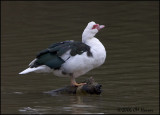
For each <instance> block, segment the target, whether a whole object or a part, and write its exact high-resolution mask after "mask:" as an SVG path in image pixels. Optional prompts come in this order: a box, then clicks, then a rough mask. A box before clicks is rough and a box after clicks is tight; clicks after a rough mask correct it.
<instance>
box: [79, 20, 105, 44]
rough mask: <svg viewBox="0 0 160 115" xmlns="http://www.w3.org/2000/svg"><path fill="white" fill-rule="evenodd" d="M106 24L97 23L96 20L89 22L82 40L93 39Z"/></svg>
mask: <svg viewBox="0 0 160 115" xmlns="http://www.w3.org/2000/svg"><path fill="white" fill-rule="evenodd" d="M104 27H105V26H104V25H99V24H96V23H95V22H94V21H91V22H89V23H88V25H87V27H86V28H85V29H84V31H83V34H82V41H83V42H85V41H86V40H87V39H92V38H93V37H94V36H95V35H96V34H97V33H98V32H99V30H101V29H102V28H104Z"/></svg>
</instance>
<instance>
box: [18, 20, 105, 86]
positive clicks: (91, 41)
mask: <svg viewBox="0 0 160 115" xmlns="http://www.w3.org/2000/svg"><path fill="white" fill-rule="evenodd" d="M102 28H104V25H99V24H96V23H95V22H93V21H92V22H89V23H88V25H87V27H86V28H85V30H84V31H83V34H82V42H75V41H65V42H60V43H56V44H53V45H52V46H51V47H49V48H48V49H46V50H45V51H41V52H40V53H39V55H37V57H36V58H35V59H34V60H33V61H32V62H31V63H30V64H29V66H30V67H29V68H28V69H26V70H24V71H22V72H20V73H19V74H26V73H30V72H36V73H41V72H53V73H54V74H55V75H56V76H59V77H68V76H70V77H71V84H72V85H75V86H79V85H83V84H84V83H80V84H78V83H76V81H75V78H77V77H79V76H81V75H84V74H85V73H87V72H88V71H90V70H92V69H94V68H97V67H99V66H101V65H102V64H103V63H104V62H105V59H106V50H105V48H104V46H103V44H102V43H101V42H100V41H99V40H98V39H97V38H96V37H95V35H96V33H98V31H99V30H100V29H102ZM67 48H68V49H67Z"/></svg>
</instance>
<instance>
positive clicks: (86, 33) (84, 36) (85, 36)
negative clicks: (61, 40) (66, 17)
mask: <svg viewBox="0 0 160 115" xmlns="http://www.w3.org/2000/svg"><path fill="white" fill-rule="evenodd" d="M94 36H95V33H92V32H90V31H89V30H87V29H85V30H84V32H83V34H82V42H83V43H86V42H87V41H88V40H91V39H92V38H94Z"/></svg>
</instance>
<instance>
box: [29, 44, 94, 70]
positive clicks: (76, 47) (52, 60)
mask: <svg viewBox="0 0 160 115" xmlns="http://www.w3.org/2000/svg"><path fill="white" fill-rule="evenodd" d="M68 50H71V52H70V55H71V56H75V55H77V54H79V55H80V54H82V53H83V52H87V55H88V56H92V53H91V52H90V47H89V46H88V45H86V44H84V43H82V42H77V41H64V42H59V43H55V44H52V45H51V46H49V47H48V48H47V49H45V50H42V51H41V52H39V53H38V55H37V56H36V58H37V60H36V61H35V62H34V64H33V65H32V66H31V67H38V66H40V65H47V66H49V67H50V68H53V69H59V68H60V67H61V65H62V64H63V63H64V62H65V61H64V60H63V59H62V58H61V57H60V56H62V55H63V54H64V53H66V52H67V51H68Z"/></svg>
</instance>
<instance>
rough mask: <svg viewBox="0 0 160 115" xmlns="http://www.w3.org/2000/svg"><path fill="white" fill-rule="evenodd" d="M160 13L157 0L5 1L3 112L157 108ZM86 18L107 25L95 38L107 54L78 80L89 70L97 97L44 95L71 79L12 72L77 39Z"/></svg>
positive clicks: (146, 111) (147, 111)
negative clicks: (52, 46) (99, 88)
mask: <svg viewBox="0 0 160 115" xmlns="http://www.w3.org/2000/svg"><path fill="white" fill-rule="evenodd" d="M158 14H159V12H158V1H143V2H142V1H132V2H129V1H128V2H124V1H106V2H105V1H99V2H98V1H94V2H93V1H92V2H89V1H88V2H80V1H79V2H74V1H72V2H71V1H70V2H68V1H67V2H64V1H63V2H62V1H61V2H56V1H55V2H52V1H48V2H44V1H38V2H36V1H30V2H27V1H13V2H11V1H8V2H4V1H3V2H2V11H1V16H2V18H1V25H2V27H1V29H2V30H1V33H2V35H1V112H2V113H3V114H4V113H10V114H11V113H14V114H15V113H17V114H53V113H69V114H70V113H99V114H104V113H112V114H114V113H121V114H123V113H144V114H151V113H158V112H159V103H158V101H159V89H158V88H159V82H158V81H159V39H158V37H159V33H158V28H159V26H158V25H159V20H158V16H159V15H158ZM92 20H93V21H95V22H97V23H99V24H104V25H106V28H105V29H103V30H101V31H100V32H99V33H98V34H97V35H96V37H97V38H99V39H100V40H101V42H102V43H103V44H104V46H105V48H106V50H107V59H106V61H105V63H104V65H102V66H101V67H99V68H97V69H94V70H92V71H90V72H89V73H87V74H86V75H84V76H82V77H79V78H77V81H79V82H80V81H83V80H84V79H86V78H88V77H90V76H93V77H94V79H95V80H96V81H97V82H98V83H100V84H101V85H102V93H101V95H86V96H82V95H55V96H51V95H46V94H44V93H43V92H46V91H50V90H53V89H57V88H60V87H63V86H66V85H68V84H69V83H70V82H69V79H68V78H58V77H56V76H54V75H52V74H35V73H31V74H27V75H18V73H19V72H21V71H22V70H24V69H25V68H27V65H28V64H29V62H30V61H32V59H34V58H35V55H36V54H37V53H38V52H39V51H40V50H42V49H44V48H47V47H48V46H49V45H50V44H52V43H55V42H60V41H64V40H79V41H80V40H81V34H82V31H83V29H84V28H85V26H86V25H87V23H88V22H89V21H92ZM124 107H128V108H130V110H126V108H124ZM135 108H138V109H135Z"/></svg>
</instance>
